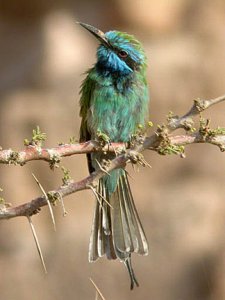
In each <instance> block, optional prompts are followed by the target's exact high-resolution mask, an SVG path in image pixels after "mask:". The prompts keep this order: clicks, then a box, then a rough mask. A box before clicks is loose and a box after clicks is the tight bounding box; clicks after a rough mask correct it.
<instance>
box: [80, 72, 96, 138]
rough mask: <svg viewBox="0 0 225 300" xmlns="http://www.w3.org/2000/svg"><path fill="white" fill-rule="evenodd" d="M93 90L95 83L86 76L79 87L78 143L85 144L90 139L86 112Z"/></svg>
mask: <svg viewBox="0 0 225 300" xmlns="http://www.w3.org/2000/svg"><path fill="white" fill-rule="evenodd" d="M94 88H95V81H94V80H93V79H91V78H90V76H89V75H88V76H87V77H86V78H85V80H84V81H83V83H82V85H81V91H80V94H81V98H80V116H81V118H82V120H81V126H80V142H86V141H88V140H90V139H91V133H90V131H89V130H88V126H87V118H88V110H89V108H90V102H91V97H92V95H93V91H94Z"/></svg>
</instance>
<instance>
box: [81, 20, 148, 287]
mask: <svg viewBox="0 0 225 300" xmlns="http://www.w3.org/2000/svg"><path fill="white" fill-rule="evenodd" d="M79 24H80V25H81V26H83V27H84V28H85V29H87V30H88V31H89V32H91V33H92V34H93V35H94V36H95V37H96V38H97V39H98V41H99V42H100V45H99V47H98V49H97V62H96V63H95V65H94V66H93V67H92V68H91V69H89V70H88V72H87V77H86V78H85V80H84V81H83V84H82V87H81V99H80V107H81V109H80V116H81V117H82V122H81V127H80V142H84V141H88V140H90V139H93V140H94V139H98V134H99V132H100V133H104V134H105V135H106V136H108V137H109V139H110V141H111V142H129V141H130V138H131V136H132V135H133V134H135V132H136V131H137V128H138V126H140V125H142V126H144V125H145V122H146V118H147V117H148V100H149V96H148V87H147V80H146V56H145V53H144V50H143V48H142V46H141V44H140V43H139V42H138V41H137V40H136V39H135V38H134V37H133V36H132V35H129V34H127V33H123V32H119V31H109V32H106V33H103V32H102V31H100V30H98V29H96V28H94V27H93V26H90V25H87V24H84V23H79ZM114 157H115V154H110V153H107V154H103V153H92V154H91V155H87V159H88V166H89V171H90V172H93V171H95V170H97V169H99V164H101V163H102V162H103V161H105V160H108V159H113V158H114ZM97 194H98V195H99V197H98V199H97V201H96V208H95V212H94V220H93V226H92V231H91V238H90V246H89V261H90V262H93V261H95V260H97V259H98V258H99V257H102V256H103V255H106V256H107V258H108V259H117V258H118V259H119V260H120V261H122V262H124V264H125V265H126V267H127V269H128V271H129V274H130V278H131V289H132V288H133V287H134V284H136V285H137V286H138V282H137V280H136V278H135V275H134V271H133V269H132V265H131V254H132V253H133V252H136V253H138V254H141V255H147V254H148V243H147V240H146V237H145V233H144V230H143V228H142V225H141V222H140V219H139V217H138V213H137V210H136V208H135V205H134V201H133V197H132V193H131V189H130V185H129V182H128V178H127V174H126V172H125V170H124V169H122V168H121V169H116V170H113V171H111V172H110V174H109V175H105V176H104V177H103V178H101V179H100V180H99V182H98V187H97ZM107 202H108V203H109V204H110V205H109V204H108V203H107Z"/></svg>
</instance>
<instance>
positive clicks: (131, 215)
mask: <svg viewBox="0 0 225 300" xmlns="http://www.w3.org/2000/svg"><path fill="white" fill-rule="evenodd" d="M108 179H110V177H109V178H108ZM107 182H108V181H106V180H104V178H103V179H100V180H99V184H98V189H97V192H98V194H99V195H100V197H99V199H98V201H96V208H95V212H94V220H93V225H92V231H91V238H90V245H89V261H91V262H92V261H95V260H97V259H98V258H99V257H102V256H103V255H105V254H106V256H107V258H108V259H116V258H118V259H120V260H121V261H123V262H124V264H125V265H126V267H127V269H128V271H129V274H130V278H131V287H132V288H133V286H134V284H136V285H137V286H138V283H137V280H136V278H135V275H134V272H133V269H132V266H131V253H132V252H136V253H138V254H141V255H147V254H148V243H147V240H146V237H145V233H144V230H143V227H142V225H141V221H140V219H139V216H138V213H137V210H136V207H135V204H134V200H133V196H132V193H131V189H130V185H129V182H128V178H127V174H126V173H125V171H124V170H121V172H120V173H119V176H118V179H117V184H116V188H115V190H114V191H113V192H112V193H111V194H110V193H109V189H108V188H107ZM105 200H106V201H105ZM107 202H108V203H109V204H110V205H109V204H108V203H107Z"/></svg>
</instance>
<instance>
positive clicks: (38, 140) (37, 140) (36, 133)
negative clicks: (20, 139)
mask: <svg viewBox="0 0 225 300" xmlns="http://www.w3.org/2000/svg"><path fill="white" fill-rule="evenodd" d="M46 138H47V136H46V133H44V132H41V130H40V127H39V126H37V127H36V128H35V129H33V130H32V139H31V141H30V140H28V139H24V145H25V146H29V145H33V146H39V147H41V146H42V144H43V142H44V141H45V140H46Z"/></svg>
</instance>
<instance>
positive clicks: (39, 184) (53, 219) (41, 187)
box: [32, 173, 56, 231]
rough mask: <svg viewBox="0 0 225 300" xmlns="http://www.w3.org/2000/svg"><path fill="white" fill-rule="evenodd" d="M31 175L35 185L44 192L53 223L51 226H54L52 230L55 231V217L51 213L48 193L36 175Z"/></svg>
mask: <svg viewBox="0 0 225 300" xmlns="http://www.w3.org/2000/svg"><path fill="white" fill-rule="evenodd" d="M32 176H33V177H34V179H35V181H36V183H37V185H38V186H39V188H40V190H41V191H42V193H43V194H44V196H45V199H46V201H47V204H48V208H49V212H50V216H51V219H52V224H53V227H54V231H56V225H55V217H54V213H53V210H52V206H51V203H50V201H49V199H48V195H47V194H46V192H45V190H44V188H43V186H42V185H41V183H40V182H39V181H38V179H37V177H36V176H35V175H34V173H32Z"/></svg>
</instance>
